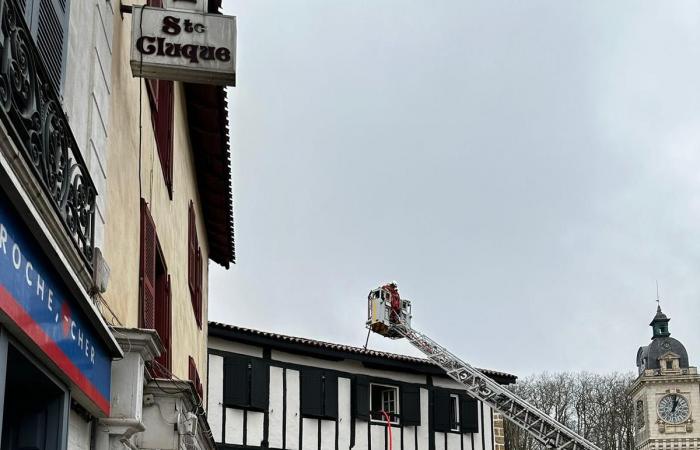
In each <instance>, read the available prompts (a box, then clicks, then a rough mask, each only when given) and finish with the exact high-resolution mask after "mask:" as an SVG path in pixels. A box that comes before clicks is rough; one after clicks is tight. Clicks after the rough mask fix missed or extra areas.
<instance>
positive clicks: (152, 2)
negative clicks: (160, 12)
mask: <svg viewBox="0 0 700 450" xmlns="http://www.w3.org/2000/svg"><path fill="white" fill-rule="evenodd" d="M146 4H147V5H148V6H153V7H154V8H162V7H163V0H148V1H147V2H146Z"/></svg>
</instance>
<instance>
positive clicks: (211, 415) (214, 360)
mask: <svg viewBox="0 0 700 450" xmlns="http://www.w3.org/2000/svg"><path fill="white" fill-rule="evenodd" d="M208 384H209V386H208V388H207V389H208V395H207V421H208V422H209V427H210V428H211V432H212V435H213V436H214V441H215V442H221V441H222V433H223V423H224V415H223V408H224V407H223V403H224V358H222V357H221V356H217V355H209V383H208Z"/></svg>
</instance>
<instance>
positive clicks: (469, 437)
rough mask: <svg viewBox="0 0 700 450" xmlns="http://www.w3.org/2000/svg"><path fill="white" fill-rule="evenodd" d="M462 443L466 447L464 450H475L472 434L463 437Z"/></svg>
mask: <svg viewBox="0 0 700 450" xmlns="http://www.w3.org/2000/svg"><path fill="white" fill-rule="evenodd" d="M462 443H463V445H464V450H474V448H473V447H472V435H471V433H470V434H463V435H462Z"/></svg>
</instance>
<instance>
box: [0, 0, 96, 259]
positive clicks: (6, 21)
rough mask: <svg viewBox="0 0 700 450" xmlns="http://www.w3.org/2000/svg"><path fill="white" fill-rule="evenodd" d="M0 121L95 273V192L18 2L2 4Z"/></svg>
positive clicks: (4, 0)
mask: <svg viewBox="0 0 700 450" xmlns="http://www.w3.org/2000/svg"><path fill="white" fill-rule="evenodd" d="M0 58H1V60H0V120H2V123H3V124H4V125H5V127H6V128H7V130H8V133H9V134H10V138H11V139H12V141H13V142H14V144H15V145H16V146H17V148H18V149H19V152H20V153H21V154H22V155H23V157H24V158H25V160H26V162H27V164H28V165H29V166H30V167H31V169H32V170H33V172H34V175H36V177H37V179H38V181H39V183H40V184H41V186H42V188H43V190H44V192H45V193H46V195H47V196H48V197H49V199H50V201H51V203H52V205H53V207H54V209H55V212H56V213H57V214H58V216H59V217H60V218H61V221H62V222H63V225H64V227H65V230H66V232H67V233H68V234H69V235H70V237H71V238H72V240H73V243H74V244H75V246H76V247H77V249H78V250H79V252H80V254H81V256H82V257H83V259H84V260H85V263H86V264H87V267H88V268H90V270H91V269H92V257H93V253H94V244H95V241H94V239H95V238H94V229H95V200H96V196H97V191H96V189H95V185H94V183H93V181H92V178H91V177H90V173H89V171H88V168H87V165H86V164H85V161H84V160H83V157H82V155H81V153H80V150H79V149H78V146H77V143H76V140H75V137H74V136H73V132H72V131H71V129H70V126H69V125H68V120H67V118H66V114H65V112H64V111H63V108H62V105H61V101H60V97H59V95H58V93H57V92H56V88H55V87H54V85H53V83H52V81H51V78H50V76H49V73H48V71H47V69H46V66H45V65H44V63H43V61H42V58H41V56H40V55H39V49H38V48H37V46H36V44H35V42H34V40H33V39H32V36H31V34H30V32H29V28H28V26H27V24H26V22H25V19H24V14H23V13H22V12H21V10H20V9H19V7H18V4H17V0H0Z"/></svg>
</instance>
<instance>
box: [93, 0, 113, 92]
mask: <svg viewBox="0 0 700 450" xmlns="http://www.w3.org/2000/svg"><path fill="white" fill-rule="evenodd" d="M98 3H105V2H98ZM105 14H107V16H105ZM111 40H112V14H111V13H110V12H109V11H107V10H106V9H103V8H100V7H99V6H98V7H97V8H95V52H96V54H97V69H98V72H99V75H100V77H101V78H102V79H103V80H104V82H105V85H106V87H107V91H108V92H110V93H111V86H112V70H111V66H112V60H111V58H107V57H108V56H110V55H111V54H112V42H111Z"/></svg>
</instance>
